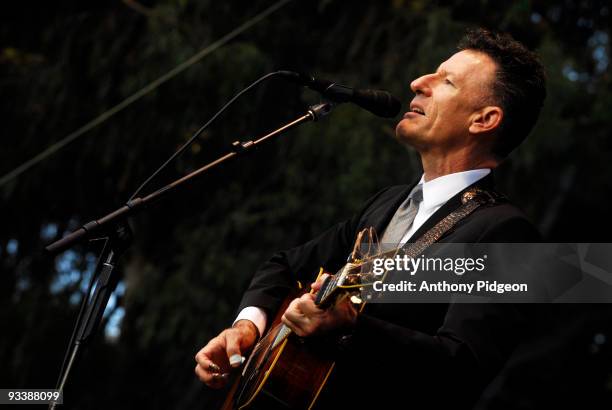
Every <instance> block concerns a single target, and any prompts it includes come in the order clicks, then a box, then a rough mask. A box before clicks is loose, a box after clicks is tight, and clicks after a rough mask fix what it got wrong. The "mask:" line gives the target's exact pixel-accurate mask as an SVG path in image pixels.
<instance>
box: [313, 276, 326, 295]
mask: <svg viewBox="0 0 612 410" xmlns="http://www.w3.org/2000/svg"><path fill="white" fill-rule="evenodd" d="M328 277H329V273H324V274H322V275H321V276H320V277H319V279H317V281H316V282H314V283H313V284H312V285H310V288H311V289H312V290H314V291H315V292H317V291H318V290H319V289H321V286H323V283H325V280H326V279H327V278H328Z"/></svg>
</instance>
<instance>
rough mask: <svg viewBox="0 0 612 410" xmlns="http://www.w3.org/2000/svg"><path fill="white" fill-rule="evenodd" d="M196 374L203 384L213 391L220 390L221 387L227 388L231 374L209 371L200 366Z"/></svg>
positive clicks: (197, 367) (196, 369) (198, 365)
mask: <svg viewBox="0 0 612 410" xmlns="http://www.w3.org/2000/svg"><path fill="white" fill-rule="evenodd" d="M195 374H196V375H197V376H198V378H199V379H200V380H201V381H202V382H204V383H205V384H206V385H207V386H208V387H212V388H213V389H220V388H221V387H223V386H225V384H226V383H227V381H228V379H229V373H216V372H211V371H207V370H205V369H204V368H203V367H202V366H201V365H200V364H197V365H196V367H195Z"/></svg>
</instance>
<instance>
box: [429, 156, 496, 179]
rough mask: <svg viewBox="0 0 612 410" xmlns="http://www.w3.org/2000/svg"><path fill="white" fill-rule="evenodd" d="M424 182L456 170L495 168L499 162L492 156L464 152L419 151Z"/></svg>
mask: <svg viewBox="0 0 612 410" xmlns="http://www.w3.org/2000/svg"><path fill="white" fill-rule="evenodd" d="M421 163H422V164H423V178H424V179H425V182H428V181H431V180H433V179H436V178H439V177H441V176H444V175H448V174H454V173H456V172H463V171H469V170H472V169H480V168H495V167H497V166H498V165H499V162H498V161H497V160H495V159H493V158H473V157H471V156H470V155H466V153H464V152H459V153H446V154H444V155H440V154H439V153H436V154H429V153H421Z"/></svg>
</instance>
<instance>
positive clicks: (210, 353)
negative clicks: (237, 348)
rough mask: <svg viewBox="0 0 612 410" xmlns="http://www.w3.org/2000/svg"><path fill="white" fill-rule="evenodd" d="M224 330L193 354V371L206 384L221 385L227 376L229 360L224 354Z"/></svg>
mask: <svg viewBox="0 0 612 410" xmlns="http://www.w3.org/2000/svg"><path fill="white" fill-rule="evenodd" d="M225 346H226V338H225V332H222V333H221V334H220V335H219V336H217V337H215V338H213V339H212V340H211V341H210V342H208V344H207V345H206V346H204V347H203V348H202V349H201V350H200V351H199V352H198V353H197V354H196V356H195V360H196V362H197V365H196V367H195V373H196V375H197V376H198V378H199V379H200V380H201V381H202V382H204V383H205V384H206V385H207V386H209V387H212V388H215V389H216V388H221V387H223V386H224V385H225V384H226V383H227V380H228V377H229V373H228V372H229V369H230V366H229V362H228V360H227V356H226V353H225V352H226V349H225Z"/></svg>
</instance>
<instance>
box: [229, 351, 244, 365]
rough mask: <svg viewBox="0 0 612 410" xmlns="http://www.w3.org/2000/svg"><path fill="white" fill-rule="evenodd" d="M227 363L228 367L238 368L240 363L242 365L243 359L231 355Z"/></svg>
mask: <svg viewBox="0 0 612 410" xmlns="http://www.w3.org/2000/svg"><path fill="white" fill-rule="evenodd" d="M229 362H230V366H232V367H238V366H240V365H241V364H242V363H244V357H243V356H240V355H239V354H233V355H231V356H230V358H229Z"/></svg>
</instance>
